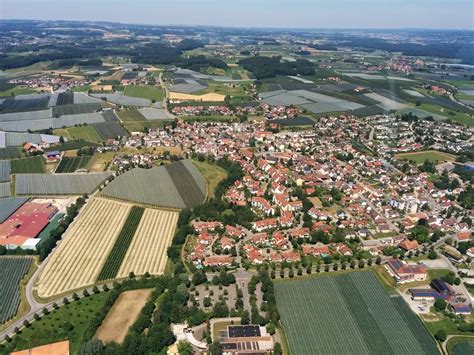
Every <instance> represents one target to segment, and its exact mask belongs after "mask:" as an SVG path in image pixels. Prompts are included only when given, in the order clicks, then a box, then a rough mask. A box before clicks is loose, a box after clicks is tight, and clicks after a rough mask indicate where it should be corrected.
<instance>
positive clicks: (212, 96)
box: [169, 92, 225, 102]
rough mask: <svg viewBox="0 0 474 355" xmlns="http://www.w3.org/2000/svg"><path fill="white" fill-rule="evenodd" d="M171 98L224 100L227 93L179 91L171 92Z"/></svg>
mask: <svg viewBox="0 0 474 355" xmlns="http://www.w3.org/2000/svg"><path fill="white" fill-rule="evenodd" d="M169 98H170V100H188V101H213V102H224V99H225V95H221V94H214V93H208V94H203V95H191V94H182V93H179V92H170V97H169Z"/></svg>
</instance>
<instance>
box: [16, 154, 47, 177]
mask: <svg viewBox="0 0 474 355" xmlns="http://www.w3.org/2000/svg"><path fill="white" fill-rule="evenodd" d="M11 171H12V174H36V173H44V172H45V170H44V160H43V157H41V156H39V155H37V156H34V157H29V158H25V159H15V160H12V161H11Z"/></svg>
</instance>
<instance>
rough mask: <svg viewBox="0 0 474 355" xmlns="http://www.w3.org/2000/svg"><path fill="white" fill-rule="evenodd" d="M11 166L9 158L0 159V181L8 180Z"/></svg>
mask: <svg viewBox="0 0 474 355" xmlns="http://www.w3.org/2000/svg"><path fill="white" fill-rule="evenodd" d="M10 174H11V167H10V161H9V160H0V182H6V181H10Z"/></svg>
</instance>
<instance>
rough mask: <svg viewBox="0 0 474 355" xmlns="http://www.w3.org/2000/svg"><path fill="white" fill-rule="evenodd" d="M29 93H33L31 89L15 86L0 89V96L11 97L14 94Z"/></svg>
mask: <svg viewBox="0 0 474 355" xmlns="http://www.w3.org/2000/svg"><path fill="white" fill-rule="evenodd" d="M31 93H34V91H33V90H31V89H28V88H22V87H19V86H15V87H14V88H11V89H8V90H5V91H0V97H12V96H16V95H25V94H31Z"/></svg>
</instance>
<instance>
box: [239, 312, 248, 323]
mask: <svg viewBox="0 0 474 355" xmlns="http://www.w3.org/2000/svg"><path fill="white" fill-rule="evenodd" d="M240 324H250V314H249V311H247V310H245V311H243V312H242V316H241V317H240Z"/></svg>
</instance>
